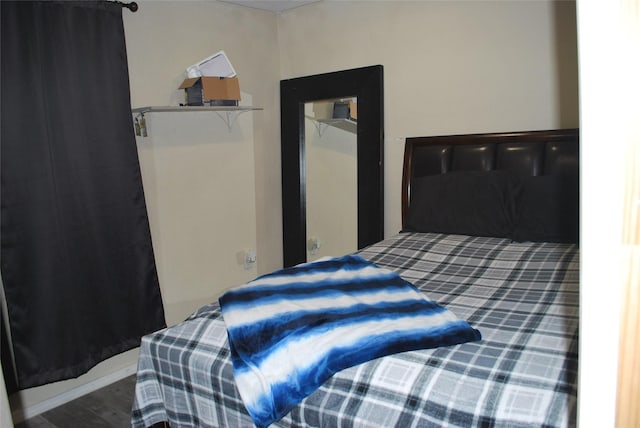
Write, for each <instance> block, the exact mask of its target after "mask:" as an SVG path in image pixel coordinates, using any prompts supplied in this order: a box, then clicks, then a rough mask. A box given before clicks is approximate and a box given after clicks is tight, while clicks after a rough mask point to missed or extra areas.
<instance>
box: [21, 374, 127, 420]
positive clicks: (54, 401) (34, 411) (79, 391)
mask: <svg viewBox="0 0 640 428" xmlns="http://www.w3.org/2000/svg"><path fill="white" fill-rule="evenodd" d="M136 369H137V364H132V365H130V366H127V367H124V368H122V369H120V370H117V371H115V372H113V373H109V374H108V375H106V376H102V377H99V378H97V379H94V380H92V381H90V382H87V383H85V384H83V385H80V386H78V387H76V388H73V389H70V390H68V391H65V392H63V393H61V394H58V395H56V396H55V397H51V398H49V399H47V400H44V401H41V402H39V403H37V404H34V405H32V406H29V407H25V408H21V409H15V410H14V411H13V412H11V416H12V417H13V423H14V424H17V423H19V422H22V421H24V420H26V419H29V418H32V417H34V416H37V415H39V414H40V413H44V412H46V411H48V410H51V409H54V408H56V407H58V406H61V405H63V404H65V403H68V402H69V401H71V400H75V399H76V398H79V397H82V396H83V395H86V394H89V393H91V392H93V391H96V390H98V389H100V388H103V387H105V386H107V385H111V384H112V383H114V382H117V381H119V380H121V379H124V378H125V377H127V376H130V375H132V374H134V373H135V372H136Z"/></svg>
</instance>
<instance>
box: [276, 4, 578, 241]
mask: <svg viewBox="0 0 640 428" xmlns="http://www.w3.org/2000/svg"><path fill="white" fill-rule="evenodd" d="M278 37H279V48H280V58H281V63H280V64H281V70H282V72H281V75H282V78H291V77H298V76H304V75H310V74H316V73H322V72H328V71H335V70H340V69H347V68H354V67H361V66H367V65H373V64H382V65H383V66H384V97H385V105H384V109H385V136H386V137H385V180H384V183H385V235H386V236H389V235H392V234H395V233H397V232H398V231H399V229H400V226H401V213H400V184H401V172H402V154H403V149H404V138H405V137H409V136H420V135H440V134H448V133H468V132H491V131H511V130H533V129H551V128H563V127H577V126H578V105H577V103H578V96H577V91H578V89H577V88H578V83H577V54H576V23H575V3H573V2H564V1H563V2H547V1H450V2H435V1H339V2H336V1H325V2H320V3H314V4H311V5H308V6H305V7H301V8H297V9H293V10H291V11H289V12H287V13H284V14H283V15H281V17H280V19H279V20H278Z"/></svg>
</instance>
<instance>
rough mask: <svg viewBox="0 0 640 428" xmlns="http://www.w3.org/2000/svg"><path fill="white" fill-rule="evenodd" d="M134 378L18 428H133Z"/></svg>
mask: <svg viewBox="0 0 640 428" xmlns="http://www.w3.org/2000/svg"><path fill="white" fill-rule="evenodd" d="M134 390H135V375H132V376H128V377H126V378H124V379H122V380H120V381H118V382H115V383H112V384H111V385H107V386H105V387H104V388H101V389H99V390H97V391H94V392H91V393H90V394H87V395H84V396H82V397H79V398H77V399H75V400H73V401H70V402H69V403H66V404H63V405H62V406H59V407H56V408H55V409H51V410H49V411H47V412H45V413H42V414H40V415H37V416H35V417H33V418H31V419H27V420H26V421H23V422H20V423H18V424H16V425H15V428H67V427H90V428H123V427H129V426H131V407H132V406H133V396H134Z"/></svg>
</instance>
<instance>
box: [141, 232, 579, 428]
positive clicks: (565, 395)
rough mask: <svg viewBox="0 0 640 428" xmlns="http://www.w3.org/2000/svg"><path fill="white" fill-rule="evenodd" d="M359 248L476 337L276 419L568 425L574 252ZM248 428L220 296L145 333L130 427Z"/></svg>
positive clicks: (379, 371) (450, 242)
mask: <svg viewBox="0 0 640 428" xmlns="http://www.w3.org/2000/svg"><path fill="white" fill-rule="evenodd" d="M359 254H360V255H361V256H362V257H364V258H365V259H368V260H370V261H372V262H374V263H376V264H377V265H378V266H381V267H386V268H389V269H392V270H394V271H396V272H398V273H399V274H400V275H401V276H402V277H403V278H404V279H406V280H407V281H409V282H411V283H413V284H415V285H416V286H417V287H419V288H420V289H421V290H422V291H424V292H425V293H426V294H427V296H428V297H429V298H430V299H431V300H434V301H436V302H438V303H439V304H441V305H443V306H445V307H447V308H448V309H450V310H451V311H452V312H453V313H454V314H456V315H457V316H458V317H459V318H462V319H466V320H468V321H469V323H470V324H471V325H473V326H474V327H475V328H477V329H478V330H480V331H481V332H482V340H481V341H479V342H472V343H466V344H463V345H456V346H452V347H447V348H438V349H432V350H420V351H410V352H404V353H400V354H395V355H391V356H387V357H383V358H378V359H375V360H372V361H369V362H367V363H363V364H360V365H358V366H355V367H351V368H349V369H346V370H343V371H341V372H338V373H337V374H335V375H334V376H333V377H332V378H331V379H329V380H328V381H327V382H325V383H324V384H323V385H322V386H321V387H320V388H319V389H318V390H316V391H315V392H314V393H313V394H311V395H310V396H309V397H307V398H306V399H305V400H303V401H302V403H300V405H298V406H296V407H295V408H294V409H293V410H292V411H291V412H290V413H289V414H287V415H286V416H285V417H284V418H282V419H281V420H279V421H278V422H276V423H274V424H273V426H281V427H291V426H314V427H316V426H317V427H319V426H324V427H339V426H343V427H346V426H358V427H392V426H401V427H405V426H407V427H410V426H416V427H417V426H460V427H468V426H504V427H507V426H508V427H517V426H523V427H524V426H531V427H534V426H535V427H539V426H549V427H551V426H575V421H576V390H577V366H578V259H579V257H578V250H577V248H576V247H575V246H573V245H567V244H550V243H511V242H510V241H509V240H505V239H498V238H484V237H469V236H458V235H438V234H420V233H403V234H399V235H396V236H394V237H392V238H390V239H387V240H384V241H382V242H380V243H378V244H375V245H373V246H371V247H368V248H366V249H364V250H362V251H360V252H359ZM160 421H169V423H170V424H171V426H172V427H173V428H176V427H245V426H246V427H251V426H253V424H252V420H251V418H250V417H249V415H248V414H247V412H246V410H245V408H244V406H243V404H242V400H241V398H240V396H239V394H238V391H237V388H236V385H235V381H234V377H233V369H232V366H231V359H230V355H229V347H228V342H227V332H226V328H225V324H224V321H223V320H222V318H221V315H220V310H219V307H218V305H217V303H212V304H210V305H208V306H205V307H203V308H201V309H200V310H198V311H197V312H196V313H194V314H193V315H192V316H191V317H190V318H189V319H188V320H186V321H185V322H183V323H181V324H179V325H177V326H174V327H171V328H168V329H165V330H161V331H159V332H156V333H154V334H151V335H148V336H146V337H144V338H143V340H142V345H141V348H140V357H139V365H138V379H137V384H136V397H135V402H134V407H133V412H132V426H133V427H145V426H150V425H152V424H154V423H156V422H160Z"/></svg>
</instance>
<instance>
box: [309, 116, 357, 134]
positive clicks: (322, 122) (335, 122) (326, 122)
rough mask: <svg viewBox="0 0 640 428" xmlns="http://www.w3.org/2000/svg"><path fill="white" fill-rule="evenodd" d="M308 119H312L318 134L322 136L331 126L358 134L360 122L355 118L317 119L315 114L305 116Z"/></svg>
mask: <svg viewBox="0 0 640 428" xmlns="http://www.w3.org/2000/svg"><path fill="white" fill-rule="evenodd" d="M305 117H306V118H307V119H311V120H312V121H313V124H314V125H315V126H316V129H317V130H318V135H319V136H320V137H322V134H324V131H325V130H326V129H327V127H329V126H333V127H335V128H340V129H342V130H343V131H347V132H351V133H354V134H356V133H357V132H358V122H357V121H355V120H353V119H316V118H315V117H313V116H305Z"/></svg>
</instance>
